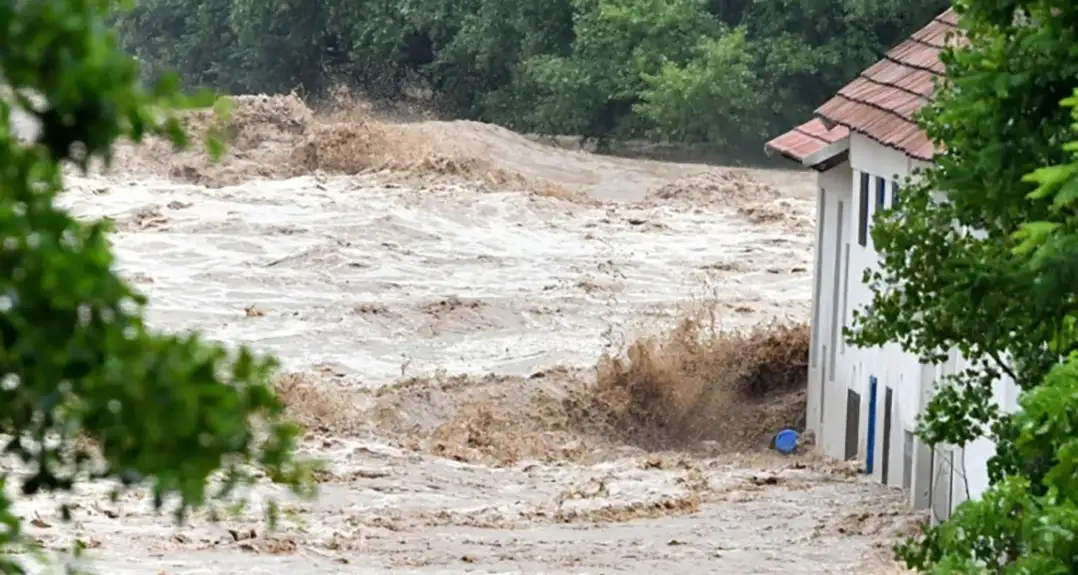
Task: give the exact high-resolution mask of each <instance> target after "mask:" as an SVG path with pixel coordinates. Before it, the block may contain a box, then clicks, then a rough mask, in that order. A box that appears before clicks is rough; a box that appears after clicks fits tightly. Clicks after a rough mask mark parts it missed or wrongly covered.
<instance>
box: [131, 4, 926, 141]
mask: <svg viewBox="0 0 1078 575" xmlns="http://www.w3.org/2000/svg"><path fill="white" fill-rule="evenodd" d="M946 5H947V2H946V0H914V2H912V3H910V2H899V1H898V0H882V1H880V0H874V1H872V2H868V1H866V0H806V1H803V0H798V1H794V0H756V1H751V2H750V1H748V0H670V1H659V0H551V1H550V2H540V3H528V2H523V3H522V2H515V1H511V0H429V1H426V2H418V1H416V0H348V1H345V0H327V1H326V2H321V3H318V4H317V5H312V4H309V3H303V2H296V1H293V0H260V1H255V0H140V1H139V2H138V5H137V7H136V8H135V9H134V10H133V11H132V12H130V13H128V14H123V15H120V16H118V17H117V19H116V26H117V29H118V30H119V31H120V32H121V37H122V38H123V41H124V45H125V47H126V48H127V49H128V50H129V51H131V52H132V53H135V54H137V55H138V56H139V58H141V59H142V60H143V61H144V62H147V63H148V65H147V67H146V70H147V72H148V77H150V78H153V77H156V74H158V73H160V72H161V71H162V70H168V69H176V70H179V71H180V73H181V76H182V78H183V80H184V81H185V83H186V84H188V85H190V86H206V87H212V88H215V89H219V90H224V91H229V92H269V93H273V92H286V91H289V90H291V89H293V88H296V87H302V88H303V90H304V91H306V92H307V93H309V94H312V95H314V96H317V95H318V94H319V93H321V92H323V91H325V90H327V89H328V88H330V87H331V86H333V85H336V84H342V85H346V86H349V87H352V88H356V89H359V90H360V91H362V92H365V93H367V94H369V95H372V96H375V97H379V98H397V97H399V96H400V95H401V94H402V93H404V92H405V91H407V90H408V89H409V88H410V87H414V86H422V87H426V88H429V89H430V90H432V91H433V93H434V97H435V100H436V103H437V104H438V105H439V106H440V107H441V109H442V110H444V112H445V113H446V115H448V116H452V117H456V118H471V119H480V120H485V121H491V122H496V123H499V124H502V125H506V126H509V127H511V128H514V129H518V130H522V131H538V132H545V133H561V134H581V135H586V136H589V137H593V138H598V139H603V140H605V139H609V138H620V137H651V138H656V139H664V140H672V141H690V142H704V143H709V144H712V145H714V146H716V147H719V148H722V149H725V150H738V149H740V148H744V147H745V146H746V145H751V146H752V150H754V151H755V150H759V149H761V148H760V147H759V146H760V144H762V141H763V139H764V137H765V135H775V134H777V133H781V132H783V131H785V130H787V129H789V127H790V126H791V125H794V124H796V123H800V122H802V121H804V119H805V118H806V117H808V116H809V115H810V113H811V111H812V109H813V108H814V107H816V106H818V105H819V104H821V103H822V102H823V101H824V100H825V99H827V98H829V97H830V96H831V95H832V94H833V93H834V92H835V91H836V90H838V89H839V88H840V87H841V86H842V85H843V84H844V83H846V82H848V81H849V80H850V79H851V78H853V77H855V76H856V75H857V73H858V72H860V71H861V70H862V69H863V68H865V67H866V66H868V65H870V64H871V63H872V62H874V61H875V60H876V59H877V58H879V56H880V55H881V54H882V53H883V52H884V51H886V50H887V49H889V48H890V47H891V46H893V45H894V44H896V43H898V42H899V41H900V40H901V39H902V38H904V37H905V36H906V35H908V34H909V33H911V32H912V31H914V30H916V29H917V28H918V27H920V26H922V25H924V24H925V23H926V22H928V21H929V20H930V19H931V18H932V17H933V16H935V14H937V13H938V12H939V11H941V10H942V9H943V8H944V7H946Z"/></svg>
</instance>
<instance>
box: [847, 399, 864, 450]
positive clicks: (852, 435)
mask: <svg viewBox="0 0 1078 575" xmlns="http://www.w3.org/2000/svg"><path fill="white" fill-rule="evenodd" d="M860 431H861V394H860V393H857V392H856V391H854V390H852V389H847V390H846V461H849V460H851V459H854V458H855V457H857V439H858V434H859V433H860Z"/></svg>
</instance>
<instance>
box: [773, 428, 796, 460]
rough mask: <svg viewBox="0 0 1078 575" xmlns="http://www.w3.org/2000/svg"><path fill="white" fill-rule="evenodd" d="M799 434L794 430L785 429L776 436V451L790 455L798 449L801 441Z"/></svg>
mask: <svg viewBox="0 0 1078 575" xmlns="http://www.w3.org/2000/svg"><path fill="white" fill-rule="evenodd" d="M800 438H801V437H800V436H799V435H798V433H797V432H796V431H794V430H792V429H783V430H782V431H780V432H778V434H777V435H775V451H778V452H779V453H782V454H783V455H789V454H791V453H793V452H794V451H795V450H796V449H797V442H798V440H800Z"/></svg>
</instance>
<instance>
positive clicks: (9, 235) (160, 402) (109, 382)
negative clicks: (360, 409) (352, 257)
mask: <svg viewBox="0 0 1078 575" xmlns="http://www.w3.org/2000/svg"><path fill="white" fill-rule="evenodd" d="M112 9H113V7H112V5H111V2H110V1H109V0H62V1H57V2H6V3H3V4H0V22H3V26H0V71H2V75H3V81H2V85H3V86H4V91H3V95H2V96H0V235H2V236H3V237H2V241H0V246H2V249H0V431H2V432H3V433H4V436H3V437H4V439H3V441H4V448H3V449H4V451H3V454H4V456H6V457H12V456H14V457H17V458H18V459H21V461H22V462H23V464H25V465H26V466H28V468H29V470H30V472H29V475H28V476H26V477H22V478H21V480H19V481H16V474H14V473H13V472H11V471H0V487H4V488H5V489H3V490H0V572H3V573H18V572H21V567H20V566H19V564H18V562H17V561H16V560H15V559H14V558H13V556H12V555H11V553H13V552H14V551H16V549H17V548H18V547H20V546H22V545H24V544H25V543H26V541H25V540H24V538H23V535H22V533H21V531H20V519H19V518H18V517H17V516H16V515H14V514H13V512H12V507H11V506H12V503H13V500H12V499H11V497H12V496H13V494H14V492H13V489H14V488H15V487H17V486H21V487H20V488H21V491H20V492H19V493H21V495H22V496H29V495H33V494H35V493H41V492H54V491H65V490H70V489H72V487H73V486H74V484H75V483H76V482H77V481H80V480H111V481H115V482H117V484H118V485H119V486H120V487H118V489H119V488H124V487H132V486H138V485H148V486H149V487H150V488H151V490H152V493H153V496H154V501H155V503H156V504H157V506H158V507H161V506H162V505H164V504H165V503H166V501H165V499H166V498H168V497H172V496H177V497H178V499H179V504H178V505H177V506H176V508H175V509H176V513H177V516H178V517H180V518H182V517H183V516H184V514H185V513H186V512H187V511H188V510H189V509H191V508H194V507H200V506H202V505H204V504H207V503H208V502H210V501H211V500H212V499H213V498H218V497H224V496H227V495H229V494H230V493H232V492H233V491H234V489H235V488H236V487H237V486H239V485H242V484H243V482H244V481H246V480H249V479H250V474H249V473H247V472H245V471H244V470H245V469H249V468H250V466H252V465H253V466H257V467H260V468H261V469H262V470H263V471H265V472H267V473H268V474H269V475H270V476H271V477H272V478H274V479H275V480H279V481H283V482H285V483H287V484H290V485H292V486H293V487H295V488H297V489H299V488H301V487H303V486H304V482H303V479H304V478H305V470H304V466H303V465H301V464H299V463H297V462H295V461H294V460H293V457H292V453H293V448H294V444H295V440H296V428H295V427H294V426H293V425H291V424H290V423H288V422H287V421H286V420H285V419H284V417H283V412H282V409H283V408H282V405H281V404H280V403H279V402H278V401H277V399H276V398H275V397H274V394H273V390H272V388H271V387H270V385H269V384H268V381H269V376H270V374H271V371H272V369H273V368H274V362H273V360H272V359H271V358H266V357H259V356H256V355H254V354H252V353H251V352H249V351H247V350H245V349H240V350H239V351H237V352H232V353H230V352H228V351H226V350H225V349H224V348H222V347H220V346H217V345H211V344H208V343H206V342H204V341H202V340H201V339H200V338H199V337H198V336H197V335H183V336H178V335H166V334H159V333H155V332H153V331H152V330H150V329H149V328H148V327H147V326H146V325H145V323H144V321H143V319H142V313H143V306H144V304H145V299H144V298H143V297H142V296H141V295H140V294H138V293H137V292H135V291H134V290H133V289H132V288H131V286H130V285H129V284H128V283H127V282H125V281H124V280H122V279H121V278H119V277H118V276H117V275H116V274H115V271H114V261H113V256H112V254H111V252H110V247H109V238H108V228H107V227H106V225H105V224H104V223H102V222H93V223H84V222H80V221H76V220H75V219H74V218H72V216H71V215H70V214H68V213H67V212H66V211H64V210H63V209H61V208H59V207H58V206H57V204H56V199H57V195H58V194H59V193H60V192H61V191H62V188H63V181H64V174H63V168H64V166H65V165H71V166H74V167H78V168H81V169H83V170H85V169H86V168H87V167H88V166H89V163H90V161H91V160H93V159H95V158H96V159H104V160H107V159H108V158H109V157H110V150H111V149H112V146H113V144H114V142H116V141H117V140H118V139H120V138H131V139H134V140H136V141H137V140H139V139H141V138H143V137H146V136H148V135H159V136H164V137H168V138H170V139H171V140H172V141H173V142H175V143H176V144H177V145H184V144H186V139H185V137H184V134H183V132H182V130H181V129H180V124H179V122H178V120H177V118H176V116H175V114H174V111H175V110H178V109H182V108H187V107H191V106H194V105H198V104H200V103H206V102H207V100H205V99H189V98H186V97H183V96H181V95H180V94H179V93H178V92H177V90H176V81H175V80H172V81H168V79H169V78H168V77H167V76H166V77H165V80H166V81H164V82H161V83H159V84H157V86H156V87H155V88H154V89H152V90H144V89H143V88H141V87H140V84H139V81H138V80H139V68H138V63H137V62H135V61H134V60H133V59H132V58H130V57H129V56H128V55H126V54H125V53H124V52H122V51H121V50H120V48H119V47H118V45H117V42H116V39H115V38H114V36H113V35H112V34H111V33H109V32H107V28H106V25H105V18H106V16H107V15H108V14H109V12H110V10H112ZM193 17H200V16H199V15H197V14H196V15H195V16H193ZM210 20H212V19H208V20H207V21H210ZM20 113H23V114H26V115H27V117H28V118H32V119H33V120H34V121H35V122H36V123H37V124H38V126H39V127H40V130H38V135H37V136H36V139H33V140H26V139H23V138H22V137H20V136H26V135H27V134H26V130H25V129H26V126H24V125H20V123H19V118H18V117H17V116H18V114H20ZM30 137H33V136H32V135H31V136H30ZM256 417H257V421H256V420H255V419H254V418H256ZM221 470H223V471H224V476H223V481H222V482H220V486H219V487H218V488H214V489H210V488H209V487H208V484H207V481H208V479H209V478H210V476H211V474H214V473H215V472H217V471H221Z"/></svg>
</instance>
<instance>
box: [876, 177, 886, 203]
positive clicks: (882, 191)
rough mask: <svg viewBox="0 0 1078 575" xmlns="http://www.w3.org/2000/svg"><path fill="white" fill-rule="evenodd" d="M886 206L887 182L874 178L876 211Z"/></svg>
mask: <svg viewBox="0 0 1078 575" xmlns="http://www.w3.org/2000/svg"><path fill="white" fill-rule="evenodd" d="M886 205H887V180H885V179H883V178H881V177H879V176H876V209H877V210H882V209H883V208H884V207H886Z"/></svg>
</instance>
